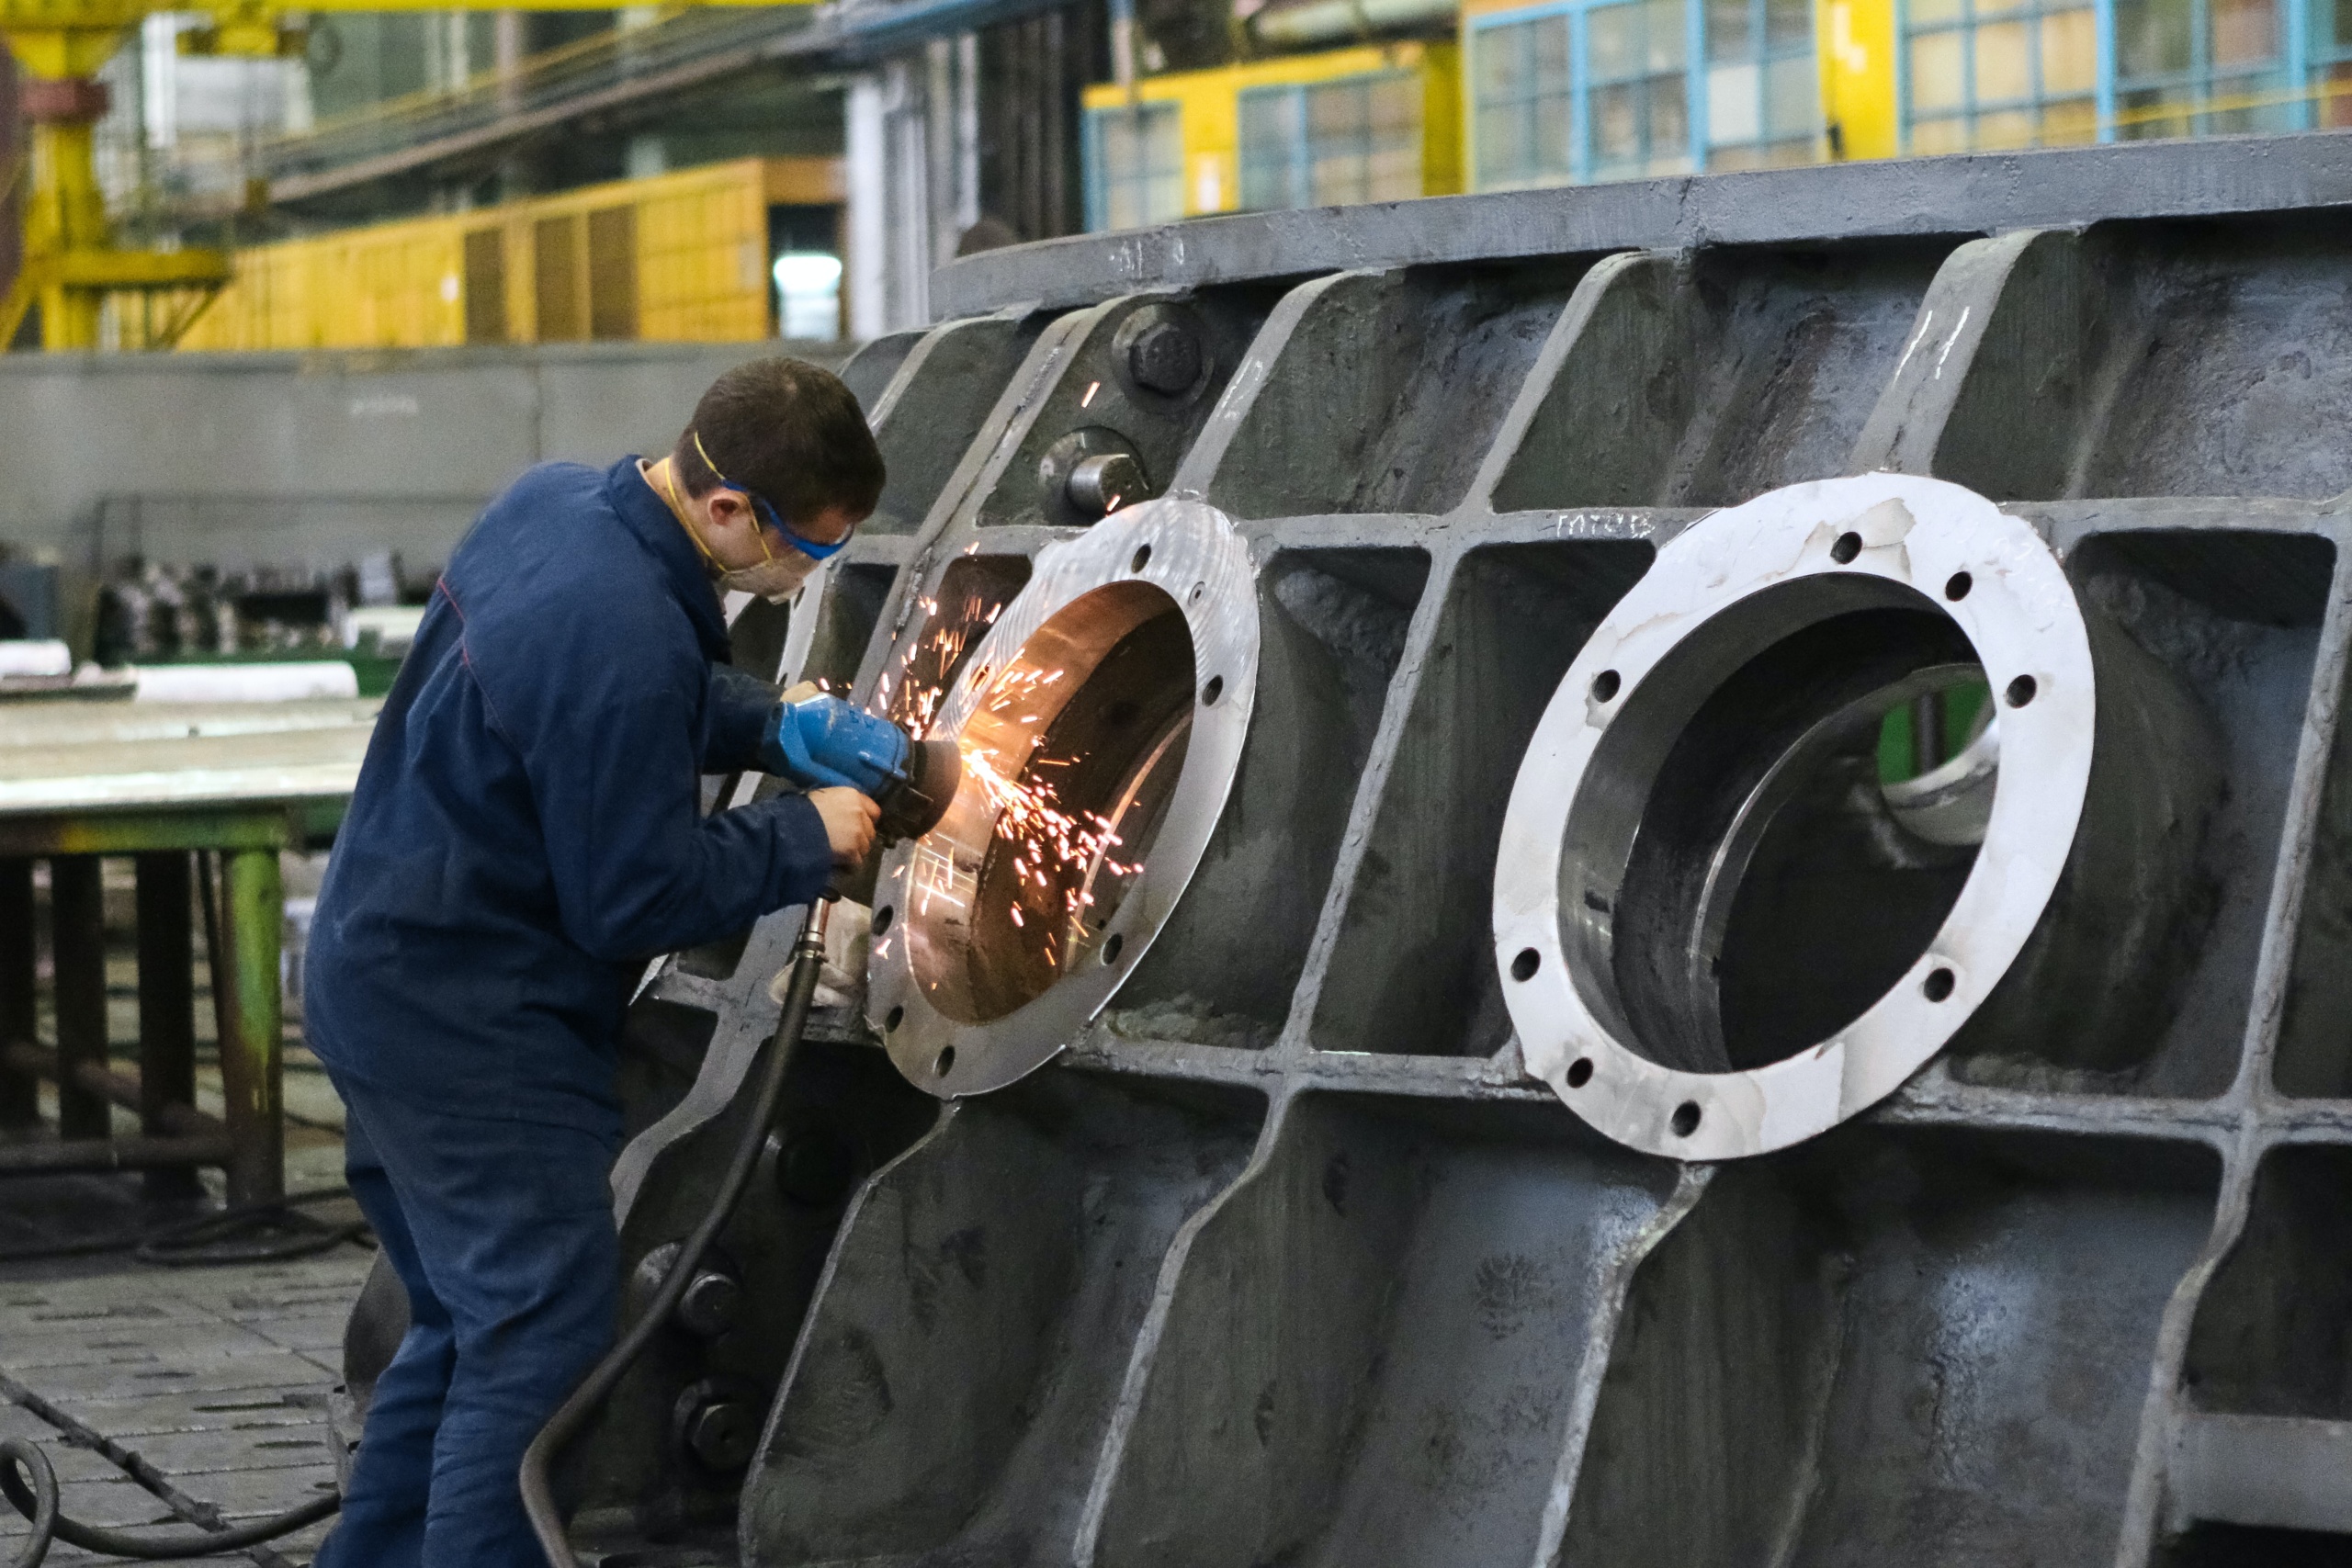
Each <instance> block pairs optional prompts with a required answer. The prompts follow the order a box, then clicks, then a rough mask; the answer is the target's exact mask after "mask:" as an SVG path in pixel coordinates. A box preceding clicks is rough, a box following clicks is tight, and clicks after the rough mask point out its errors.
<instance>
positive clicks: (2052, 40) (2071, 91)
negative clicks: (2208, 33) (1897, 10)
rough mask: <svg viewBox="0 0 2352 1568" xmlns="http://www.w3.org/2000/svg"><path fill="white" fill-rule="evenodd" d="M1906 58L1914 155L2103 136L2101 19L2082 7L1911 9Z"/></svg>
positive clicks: (1961, 2) (1923, 4) (2009, 2)
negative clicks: (2100, 132)
mask: <svg viewBox="0 0 2352 1568" xmlns="http://www.w3.org/2000/svg"><path fill="white" fill-rule="evenodd" d="M2199 3H2201V0H2199ZM1903 51H1904V52H1903V67H1904V69H1903V87H1904V92H1903V101H1904V120H1905V140H1906V141H1907V144H1908V151H1910V152H1965V151H1968V150H1970V149H1972V148H2001V147H2046V146H2052V145H2057V144H2063V143H2065V142H2073V141H2094V140H2096V139H2097V137H2098V96H2097V95H2098V13H2097V11H2096V10H2095V9H2093V8H2092V7H2091V6H2084V5H2081V4H2079V3H2077V0H1907V4H1906V5H1905V15H1904V39H1903Z"/></svg>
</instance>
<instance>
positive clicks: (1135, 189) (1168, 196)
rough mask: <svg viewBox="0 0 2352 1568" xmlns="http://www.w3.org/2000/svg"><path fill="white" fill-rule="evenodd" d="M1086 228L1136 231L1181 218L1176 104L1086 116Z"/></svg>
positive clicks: (1181, 140)
mask: <svg viewBox="0 0 2352 1568" xmlns="http://www.w3.org/2000/svg"><path fill="white" fill-rule="evenodd" d="M1086 174H1087V180H1086V226H1087V227H1088V228H1089V229H1096V230H1101V229H1137V228H1141V227H1143V226H1145V225H1146V224H1150V223H1167V222H1171V221H1173V220H1176V219H1179V218H1182V217H1183V216H1184V134H1183V119H1182V114H1181V112H1180V111H1179V110H1178V108H1177V107H1176V106H1175V105H1174V104H1136V105H1135V106H1133V107H1127V106H1125V105H1121V106H1119V107H1113V108H1103V109H1090V110H1088V111H1087V115H1086Z"/></svg>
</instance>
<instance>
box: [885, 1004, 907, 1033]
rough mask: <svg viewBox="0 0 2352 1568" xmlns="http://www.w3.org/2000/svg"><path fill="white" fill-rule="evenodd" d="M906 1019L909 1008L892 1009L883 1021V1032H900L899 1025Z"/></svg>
mask: <svg viewBox="0 0 2352 1568" xmlns="http://www.w3.org/2000/svg"><path fill="white" fill-rule="evenodd" d="M906 1021H907V1010H906V1009H904V1008H892V1009H891V1010H890V1015H889V1016H888V1018H886V1019H884V1020H883V1021H882V1032H883V1033H885V1034H894V1033H896V1032H898V1028H899V1025H900V1024H902V1023H904V1022H906Z"/></svg>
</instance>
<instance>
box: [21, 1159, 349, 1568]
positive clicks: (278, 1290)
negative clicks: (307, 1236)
mask: <svg viewBox="0 0 2352 1568" xmlns="http://www.w3.org/2000/svg"><path fill="white" fill-rule="evenodd" d="M35 1185H38V1186H40V1187H42V1188H44V1189H47V1191H46V1192H44V1193H42V1194H40V1196H42V1197H45V1198H47V1199H49V1200H50V1201H51V1203H52V1204H53V1207H51V1210H50V1213H51V1214H53V1215H54V1216H56V1217H57V1218H58V1219H60V1220H63V1219H65V1218H67V1217H68V1216H69V1215H74V1214H88V1213H95V1212H98V1211H101V1210H109V1209H118V1210H119V1209H120V1208H122V1207H124V1205H122V1204H121V1203H120V1201H119V1199H116V1200H115V1201H107V1200H108V1198H109V1197H110V1196H111V1195H108V1194H106V1193H104V1192H102V1191H93V1190H86V1189H88V1188H91V1187H94V1186H95V1185H96V1184H90V1183H78V1184H77V1183H68V1182H65V1181H44V1182H40V1183H37V1184H36V1183H30V1182H28V1183H24V1184H20V1185H19V1186H18V1187H17V1188H15V1189H13V1190H10V1191H9V1192H7V1193H6V1194H0V1196H5V1197H6V1199H7V1201H8V1207H9V1208H10V1209H11V1210H12V1211H15V1212H17V1213H22V1212H23V1211H22V1208H21V1205H22V1204H23V1202H24V1201H26V1200H28V1199H30V1198H32V1197H34V1196H35V1194H34V1193H32V1192H31V1191H30V1190H29V1189H31V1188H32V1187H33V1186H35ZM77 1185H78V1186H81V1187H84V1188H85V1190H82V1191H75V1190H73V1189H74V1187H75V1186H77ZM107 1223H109V1224H111V1223H115V1222H114V1221H111V1220H110V1221H109V1222H107ZM59 1228H62V1227H59ZM92 1228H96V1227H86V1228H82V1229H81V1234H83V1235H88V1234H90V1230H91V1229H92ZM371 1261H372V1254H370V1253H369V1252H368V1251H366V1250H365V1249H363V1248H361V1247H356V1246H353V1245H347V1244H346V1245H344V1246H340V1247H336V1248H335V1249H334V1251H332V1252H329V1253H325V1254H322V1255H321V1256H319V1257H315V1258H303V1259H300V1260H297V1261H293V1262H286V1263H268V1264H254V1265H246V1266H243V1267H234V1268H214V1269H158V1268H151V1267H147V1266H143V1265H141V1264H137V1263H131V1262H127V1261H125V1260H122V1259H120V1258H110V1259H103V1260H96V1261H93V1260H83V1261H81V1262H79V1263H50V1264H41V1265H28V1264H17V1265H12V1266H9V1267H7V1268H6V1269H0V1399H5V1400H6V1403H5V1404H0V1436H6V1437H28V1438H33V1439H35V1440H36V1441H38V1442H39V1443H40V1444H41V1446H42V1447H43V1448H44V1449H45V1450H48V1452H49V1455H50V1457H51V1461H53V1462H54V1463H55V1464H56V1466H57V1472H58V1477H59V1479H60V1481H61V1482H62V1483H63V1488H64V1492H65V1508H66V1511H67V1512H68V1513H70V1514H72V1515H73V1516H74V1517H75V1518H78V1519H83V1520H85V1521H87V1522H89V1523H92V1524H99V1525H171V1524H173V1523H175V1522H182V1523H200V1524H217V1523H222V1522H228V1523H234V1522H236V1521H239V1520H243V1519H247V1518H252V1517H255V1516H258V1515H264V1514H272V1513H277V1512H278V1511H280V1510H282V1509H286V1508H290V1507H293V1506H297V1505H298V1504H300V1503H303V1502H307V1501H309V1500H310V1499H311V1498H313V1497H315V1496H317V1495H318V1494H319V1493H320V1492H321V1491H322V1490H324V1489H327V1488H330V1487H332V1486H333V1485H334V1461H333V1459H332V1455H331V1450H330V1449H329V1447H328V1443H327V1428H326V1402H327V1396H328V1393H329V1392H330V1391H331V1390H332V1388H333V1387H334V1383H335V1382H336V1381H337V1377H338V1371H337V1367H338V1364H339V1361H340V1359H341V1347H342V1338H343V1323H344V1318H345V1314H347V1313H348V1312H349V1310H350V1307H351V1302H352V1298H353V1297H354V1296H355V1295H356V1294H357V1292H358V1290H359V1284H360V1281H361V1280H363V1279H364V1278H365V1277H366V1275H367V1272H368V1265H369V1263H370V1262H371ZM101 1439H103V1440H104V1444H105V1446H104V1447H103V1448H102V1447H101V1446H100V1440H101ZM0 1516H5V1517H0V1560H5V1558H6V1557H7V1556H8V1555H10V1554H11V1553H12V1552H13V1550H14V1548H15V1546H16V1544H17V1542H18V1541H20V1540H22V1539H23V1537H24V1534H25V1529H26V1527H25V1522H24V1521H23V1520H22V1519H21V1518H19V1517H17V1515H16V1513H15V1512H14V1510H10V1509H0ZM325 1530H326V1526H325V1525H323V1524H322V1525H318V1526H314V1527H312V1528H311V1529H308V1530H305V1531H303V1532H301V1533H300V1534H299V1535H296V1536H293V1537H290V1538H288V1540H285V1541H283V1542H280V1543H279V1544H278V1545H277V1547H276V1548H274V1549H273V1548H257V1549H255V1550H254V1551H252V1552H251V1553H249V1554H247V1555H246V1556H244V1557H230V1558H207V1559H203V1560H202V1561H204V1562H210V1563H229V1562H248V1561H250V1562H257V1563H261V1564H264V1565H265V1568H288V1564H291V1563H298V1562H306V1561H308V1560H309V1558H310V1556H311V1552H312V1551H314V1550H315V1548H316V1547H317V1545H318V1540H319V1538H320V1537H321V1536H322V1535H323V1534H324V1533H325ZM49 1561H50V1562H52V1563H74V1562H94V1561H101V1560H100V1559H96V1558H94V1557H92V1555H91V1554H90V1553H87V1552H85V1551H78V1550H76V1549H74V1548H73V1547H69V1546H65V1545H62V1544H59V1545H56V1546H54V1547H52V1548H51V1551H50V1555H49Z"/></svg>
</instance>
